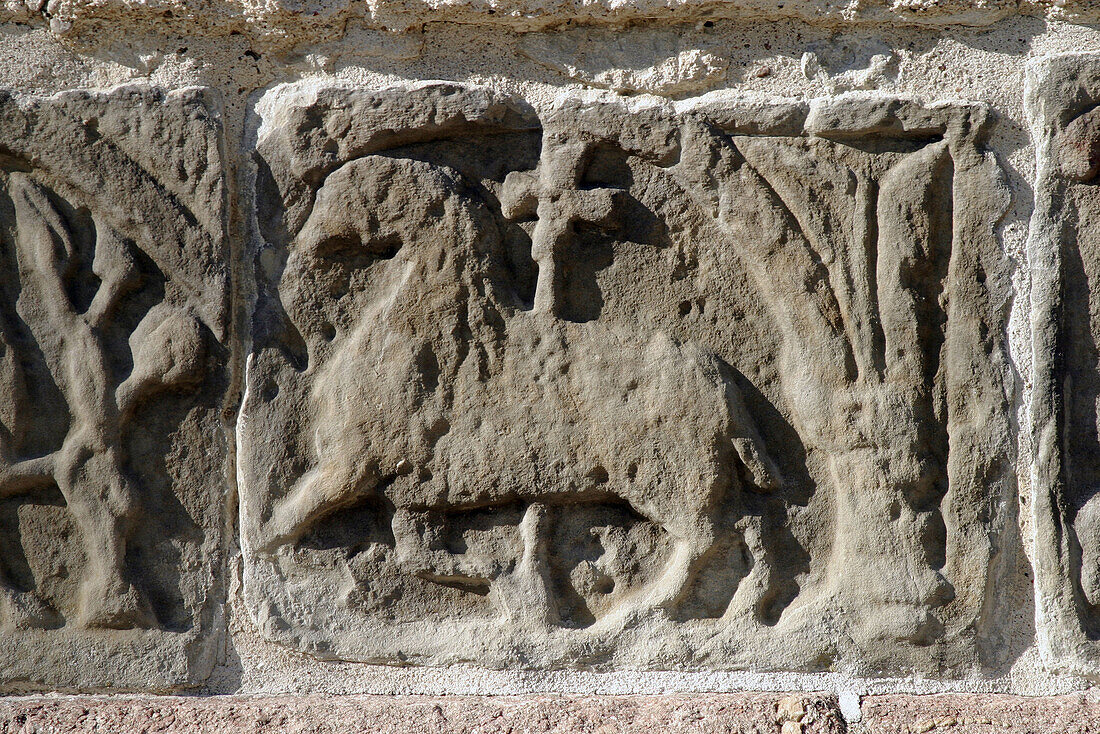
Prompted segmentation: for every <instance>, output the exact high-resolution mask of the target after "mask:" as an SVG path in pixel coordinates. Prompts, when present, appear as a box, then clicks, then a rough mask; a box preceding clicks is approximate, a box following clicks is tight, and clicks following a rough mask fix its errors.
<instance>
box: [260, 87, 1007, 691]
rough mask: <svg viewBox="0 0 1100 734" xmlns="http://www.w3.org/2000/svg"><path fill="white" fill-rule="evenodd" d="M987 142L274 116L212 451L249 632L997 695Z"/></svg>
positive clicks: (427, 105)
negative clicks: (920, 677)
mask: <svg viewBox="0 0 1100 734" xmlns="http://www.w3.org/2000/svg"><path fill="white" fill-rule="evenodd" d="M987 122H988V121H987V111H986V110H985V109H984V108H983V107H981V106H977V105H964V104H959V105H940V106H932V107H926V106H922V105H920V104H918V103H916V102H911V101H905V100H898V99H878V98H872V99H847V100H838V101H821V102H820V103H813V104H808V105H802V104H783V103H774V104H773V103H769V104H759V103H748V102H743V101H738V100H736V99H731V98H722V97H715V98H702V99H701V100H699V101H696V102H694V103H692V104H681V105H679V106H673V105H671V104H663V105H662V104H655V103H654V104H642V103H637V104H636V103H634V102H629V101H622V102H614V101H612V102H599V101H588V102H586V101H582V100H577V99H566V100H563V101H561V102H560V103H559V104H557V105H555V106H554V107H553V108H552V109H548V110H544V111H535V110H534V109H532V108H531V107H529V106H527V105H526V104H524V103H523V102H522V101H519V100H515V99H509V98H505V97H502V96H498V95H496V94H494V93H491V92H488V91H485V90H482V89H478V88H469V87H461V86H455V85H443V84H440V85H426V86H416V87H408V88H396V89H390V90H383V91H368V90H347V89H341V88H317V87H310V86H302V87H295V86H289V87H283V88H280V89H276V90H274V91H272V92H270V93H269V94H268V96H267V97H266V98H265V99H264V100H262V101H261V103H260V105H259V119H258V120H257V125H258V144H257V152H256V154H255V175H256V180H255V187H254V188H255V219H254V232H255V236H254V238H255V245H256V247H257V252H256V268H257V273H258V294H257V305H256V312H255V317H254V326H253V349H252V353H251V355H250V357H249V363H248V367H247V377H246V383H247V386H246V396H245V402H244V408H243V412H242V420H241V423H240V425H239V435H240V450H241V454H240V473H239V476H240V481H241V522H242V545H243V549H244V554H245V586H244V589H245V596H246V601H247V605H248V608H249V611H250V613H251V615H252V617H253V619H254V621H255V622H256V624H257V626H258V628H259V629H260V630H261V631H262V633H263V634H264V635H266V636H267V637H268V638H269V639H272V640H276V641H279V642H282V643H285V644H287V645H290V646H292V647H295V648H298V649H301V650H304V651H306V652H309V653H310V654H312V655H315V656H317V657H320V658H326V659H345V660H358V661H372V662H387V663H427V664H441V663H450V662H460V661H471V662H475V663H478V664H483V665H491V666H501V665H520V666H530V667H560V666H576V665H585V666H596V667H599V666H603V665H618V666H624V665H626V666H642V667H649V668H676V667H704V666H706V667H719V668H756V669H776V668H778V669H800V670H821V669H828V668H836V669H845V670H851V671H861V672H900V671H911V670H923V671H930V670H937V671H944V670H948V671H956V672H960V673H961V672H963V671H966V670H971V669H974V668H976V667H982V666H984V667H986V668H995V667H997V666H998V665H1001V664H1003V663H1004V662H1005V660H1004V659H1003V655H1005V654H1010V653H1006V652H1005V650H1006V647H1005V646H1004V645H1002V644H1001V642H1000V640H999V639H997V640H995V641H991V640H993V637H995V635H996V632H995V630H993V629H991V624H990V619H991V617H990V614H991V612H993V613H995V612H996V611H997V610H995V609H991V607H993V606H995V604H994V601H993V599H994V596H993V595H992V594H990V592H989V589H990V587H991V585H992V584H993V583H994V582H995V581H996V580H997V579H998V575H999V574H1000V573H1001V570H1002V569H1001V565H1000V564H1001V563H1002V561H1001V560H1000V559H1003V558H1004V557H1005V556H1006V555H1011V554H1012V553H1014V552H1016V550H1018V541H1017V540H1016V536H1015V535H1013V534H1012V532H1011V530H1007V531H1006V530H1005V526H1006V524H1007V525H1008V526H1010V527H1011V526H1012V525H1014V520H1013V519H1012V518H1014V514H1013V513H1014V511H1013V510H1011V509H1010V508H1011V506H1012V502H1013V501H1014V496H1015V491H1016V490H1015V478H1014V474H1013V470H1012V466H1013V457H1012V455H1011V449H1010V448H1008V447H1010V446H1011V445H1012V442H1011V441H1010V402H1011V400H1010V393H1011V371H1010V368H1009V367H1008V363H1007V359H1006V356H1005V354H1006V349H1005V344H1004V333H1005V320H1006V314H1007V307H1008V303H1009V299H1010V285H1009V274H1010V270H1009V265H1008V262H1007V261H1006V258H1005V257H1004V255H1003V253H1002V251H1001V248H1000V247H999V244H998V242H997V240H996V237H995V226H996V224H997V222H998V221H999V219H1000V218H1001V217H1002V215H1003V213H1004V212H1005V210H1006V208H1007V206H1008V193H1007V188H1006V186H1005V184H1004V182H1003V181H1002V178H1001V174H1000V171H999V168H998V166H997V164H996V162H995V160H994V158H993V156H992V155H991V154H990V153H988V152H985V151H984V150H983V146H982V139H983V131H984V128H985V126H986V125H987ZM998 651H999V652H998ZM998 655H1001V656H1002V657H998Z"/></svg>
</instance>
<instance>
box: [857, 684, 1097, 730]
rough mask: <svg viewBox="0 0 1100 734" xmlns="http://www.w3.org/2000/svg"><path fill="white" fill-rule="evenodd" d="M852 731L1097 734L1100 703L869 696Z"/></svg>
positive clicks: (1064, 698)
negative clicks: (1057, 733)
mask: <svg viewBox="0 0 1100 734" xmlns="http://www.w3.org/2000/svg"><path fill="white" fill-rule="evenodd" d="M860 709H861V717H860V719H859V722H858V723H857V724H849V728H848V731H853V732H860V734H886V733H887V732H890V733H891V734H923V733H924V732H933V734H941V733H943V732H946V733H947V734H987V733H988V734H993V732H1004V733H1005V734H1043V733H1045V732H1059V733H1060V734H1095V732H1098V731H1100V702H1098V701H1097V700H1096V698H1095V697H1094V696H1084V695H1077V696H1047V697H1043V698H1023V697H1020V696H1003V695H990V694H980V695H978V694H941V695H936V696H867V697H866V698H864V699H863V700H862V701H861V706H860Z"/></svg>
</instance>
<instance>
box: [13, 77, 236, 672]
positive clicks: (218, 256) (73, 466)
mask: <svg viewBox="0 0 1100 734" xmlns="http://www.w3.org/2000/svg"><path fill="white" fill-rule="evenodd" d="M217 114H218V113H217V105H216V103H214V102H213V101H212V98H211V96H210V94H209V93H208V92H207V91H203V90H199V89H192V90H188V91H181V92H176V93H172V94H169V95H165V94H164V93H162V92H158V91H155V90H152V89H150V88H147V87H136V86H135V87H125V88H120V89H118V90H116V91H114V92H111V93H109V94H91V93H77V92H74V93H67V94H64V95H61V96H59V97H54V98H50V99H43V98H25V97H19V96H15V95H12V94H10V93H7V92H0V263H2V265H0V273H2V275H0V395H2V396H3V400H2V401H0V549H2V550H0V683H2V684H3V685H6V686H7V687H8V688H9V689H15V690H18V689H28V688H29V689H36V688H62V689H65V688H80V689H84V690H88V689H97V688H109V687H112V686H122V687H127V688H134V687H137V688H143V689H153V690H158V689H161V690H163V689H171V688H174V687H178V686H186V685H193V684H194V683H196V682H198V681H201V680H203V679H204V678H205V677H206V676H207V675H209V672H210V670H211V668H212V666H213V665H214V663H215V649H216V641H217V640H218V639H219V638H220V636H221V635H220V632H221V624H220V620H221V612H220V607H221V604H220V598H221V596H222V594H223V592H222V588H223V584H224V581H223V571H222V564H223V557H224V551H225V543H224V535H223V527H224V525H225V522H226V516H225V506H226V503H225V471H226V463H227V457H228V446H227V442H226V436H225V434H224V433H223V431H222V428H221V426H222V423H221V421H222V416H221V411H222V408H223V406H222V396H223V395H224V394H225V391H226V389H227V384H228V383H227V381H228V375H227V373H226V366H227V365H226V363H227V353H226V352H227V347H226V346H225V343H226V342H227V341H228V329H229V325H228V298H229V292H228V272H229V267H230V265H229V255H228V250H227V240H226V229H225V228H226V206H225V203H226V188H225V179H224V174H223V166H222V153H221V145H222V139H221V133H220V125H219V122H218V118H217Z"/></svg>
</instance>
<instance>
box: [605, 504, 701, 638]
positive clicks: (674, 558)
mask: <svg viewBox="0 0 1100 734" xmlns="http://www.w3.org/2000/svg"><path fill="white" fill-rule="evenodd" d="M665 529H666V530H668V531H669V533H670V534H671V535H673V537H674V538H675V541H674V544H673V547H672V554H671V556H670V557H669V559H668V562H667V563H666V564H665V568H664V570H663V571H662V572H661V575H660V576H659V577H658V578H656V579H655V580H654V581H652V582H651V583H650V584H649V586H648V588H647V589H646V590H645V591H644V592H643V593H641V594H638V595H637V596H636V597H635V598H634V599H633V600H632V601H629V602H625V603H624V604H623V605H621V606H619V607H618V608H617V609H615V611H613V612H612V613H611V614H609V615H607V616H606V617H604V618H603V619H601V620H600V624H601V626H603V625H610V626H620V625H622V624H624V623H625V622H626V621H627V620H628V619H629V618H630V617H633V616H635V615H640V614H644V613H646V612H651V611H653V610H655V609H669V608H671V607H674V606H675V605H676V604H678V603H679V602H680V600H681V599H683V597H684V595H685V594H687V593H688V591H689V590H690V589H691V586H692V584H693V583H694V581H695V577H696V576H697V575H698V573H699V569H700V567H701V565H702V562H703V558H704V557H705V556H706V555H707V553H708V552H709V551H710V549H711V548H713V547H714V543H715V533H714V523H713V521H712V520H711V519H710V518H703V519H702V521H701V522H700V523H698V524H692V525H691V526H690V527H678V528H676V529H675V530H673V529H672V528H670V527H668V526H666V527H665Z"/></svg>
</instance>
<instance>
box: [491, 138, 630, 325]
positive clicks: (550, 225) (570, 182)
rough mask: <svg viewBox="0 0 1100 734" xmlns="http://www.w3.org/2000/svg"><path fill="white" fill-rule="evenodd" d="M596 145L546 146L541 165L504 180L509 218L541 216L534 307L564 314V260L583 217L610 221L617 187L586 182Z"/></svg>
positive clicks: (534, 249)
mask: <svg viewBox="0 0 1100 734" xmlns="http://www.w3.org/2000/svg"><path fill="white" fill-rule="evenodd" d="M591 147H592V144H591V143H588V142H579V143H577V142H574V143H567V144H562V145H557V146H553V147H551V146H549V145H548V146H547V152H545V153H544V154H543V157H542V160H541V161H540V162H539V165H538V168H537V169H536V170H535V171H533V172H530V171H513V172H512V173H509V174H508V177H507V178H506V179H505V180H504V186H503V189H502V191H501V196H500V205H501V211H502V212H503V214H504V216H505V217H507V218H508V219H522V218H525V217H531V216H532V215H533V216H536V217H537V218H538V223H537V224H536V225H535V231H534V233H533V234H532V236H531V258H532V259H533V260H534V261H535V263H536V264H537V265H538V269H539V271H538V281H537V283H536V285H535V303H534V310H535V311H536V312H538V313H549V314H553V315H560V313H561V307H562V297H563V290H564V276H563V273H562V268H561V260H562V258H563V256H564V251H565V248H566V247H567V246H568V245H569V243H570V241H571V239H572V237H573V231H574V225H575V224H577V223H578V222H586V223H589V224H597V225H604V226H607V225H611V224H613V223H614V221H615V215H616V209H617V208H616V206H615V204H616V198H617V196H618V195H619V194H620V193H621V192H620V191H619V190H618V189H609V188H590V189H586V188H584V187H583V186H582V185H581V176H582V175H583V173H584V167H585V166H586V165H587V164H588V159H589V157H590V153H591Z"/></svg>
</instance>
